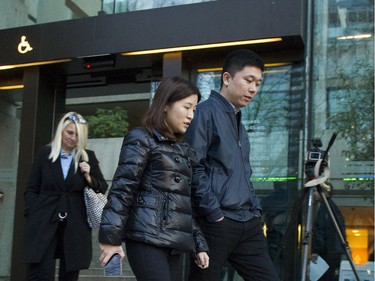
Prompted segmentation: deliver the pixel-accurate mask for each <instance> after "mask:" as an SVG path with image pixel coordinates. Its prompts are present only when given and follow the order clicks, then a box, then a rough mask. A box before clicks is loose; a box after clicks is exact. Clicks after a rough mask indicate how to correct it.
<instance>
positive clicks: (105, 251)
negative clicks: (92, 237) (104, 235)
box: [99, 244, 125, 266]
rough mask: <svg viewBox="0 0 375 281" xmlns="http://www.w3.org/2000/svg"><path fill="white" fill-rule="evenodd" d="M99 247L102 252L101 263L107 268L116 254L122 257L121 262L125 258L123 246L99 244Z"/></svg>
mask: <svg viewBox="0 0 375 281" xmlns="http://www.w3.org/2000/svg"><path fill="white" fill-rule="evenodd" d="M99 247H100V250H101V252H100V257H99V261H100V264H101V265H102V266H105V265H106V264H107V262H108V261H109V260H110V258H111V257H112V256H113V255H114V254H119V255H120V257H121V260H122V259H123V258H124V257H125V253H124V250H123V248H122V246H121V245H120V246H113V245H106V244H99Z"/></svg>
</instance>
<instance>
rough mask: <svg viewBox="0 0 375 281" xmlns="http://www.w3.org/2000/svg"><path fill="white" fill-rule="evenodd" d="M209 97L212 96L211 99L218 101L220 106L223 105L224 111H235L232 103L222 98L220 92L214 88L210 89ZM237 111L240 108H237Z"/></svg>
mask: <svg viewBox="0 0 375 281" xmlns="http://www.w3.org/2000/svg"><path fill="white" fill-rule="evenodd" d="M210 98H213V99H215V100H217V101H219V102H220V104H221V106H222V107H223V109H224V110H225V111H227V112H231V113H234V112H235V111H234V107H233V105H232V104H231V103H230V102H229V101H228V100H227V99H226V98H224V97H223V96H222V95H220V93H218V92H216V91H214V90H211V94H210ZM239 111H241V110H240V109H239Z"/></svg>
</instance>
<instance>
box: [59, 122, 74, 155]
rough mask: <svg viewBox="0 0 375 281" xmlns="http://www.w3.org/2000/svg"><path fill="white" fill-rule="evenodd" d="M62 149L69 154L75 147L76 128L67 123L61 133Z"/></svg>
mask: <svg viewBox="0 0 375 281" xmlns="http://www.w3.org/2000/svg"><path fill="white" fill-rule="evenodd" d="M61 141H62V144H61V145H62V148H63V149H64V150H65V152H67V153H70V151H71V150H72V149H74V148H75V147H76V146H77V128H76V125H75V124H74V123H69V124H68V125H67V126H66V127H65V129H64V130H63V132H62V140H61Z"/></svg>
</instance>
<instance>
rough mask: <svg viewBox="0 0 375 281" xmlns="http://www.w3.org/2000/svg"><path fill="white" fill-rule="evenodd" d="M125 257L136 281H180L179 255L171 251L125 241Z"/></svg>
mask: <svg viewBox="0 0 375 281" xmlns="http://www.w3.org/2000/svg"><path fill="white" fill-rule="evenodd" d="M125 245H126V255H127V257H128V260H129V264H130V267H131V269H132V271H133V273H134V275H135V277H136V279H137V281H179V280H181V272H180V259H181V255H180V254H177V253H174V251H173V250H172V249H168V248H161V247H156V246H153V245H149V244H146V243H142V242H137V241H134V240H129V239H128V240H126V242H125Z"/></svg>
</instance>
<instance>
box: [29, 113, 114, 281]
mask: <svg viewBox="0 0 375 281" xmlns="http://www.w3.org/2000/svg"><path fill="white" fill-rule="evenodd" d="M87 134H88V128H87V122H86V120H85V119H84V118H83V117H82V116H81V115H80V114H78V113H75V112H69V113H67V114H65V115H64V116H63V117H62V118H61V120H60V122H59V124H58V126H57V129H56V133H55V136H54V138H53V140H52V142H51V144H49V145H46V146H44V147H43V148H42V149H41V150H40V151H39V153H38V155H37V157H36V158H35V160H34V163H33V166H32V169H31V173H30V178H29V181H28V184H27V186H26V190H25V231H24V241H23V242H24V246H23V250H24V253H23V258H24V261H25V262H26V263H27V264H28V276H27V279H26V280H28V281H31V280H50V281H53V280H55V278H54V276H55V259H60V264H59V281H74V280H78V276H79V271H80V270H81V269H86V268H88V267H89V265H90V262H91V257H92V245H91V228H90V227H89V225H88V223H87V214H86V209H85V202H84V197H83V190H84V187H85V186H89V187H90V188H92V189H93V190H94V191H95V192H101V193H104V192H105V191H106V189H107V183H106V181H105V180H104V178H103V175H102V172H101V170H100V168H99V162H98V160H97V159H96V157H95V154H94V152H93V151H90V150H87V149H86V144H87Z"/></svg>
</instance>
